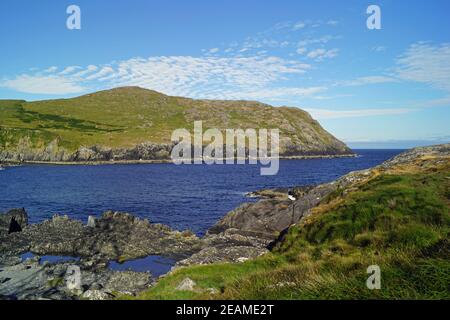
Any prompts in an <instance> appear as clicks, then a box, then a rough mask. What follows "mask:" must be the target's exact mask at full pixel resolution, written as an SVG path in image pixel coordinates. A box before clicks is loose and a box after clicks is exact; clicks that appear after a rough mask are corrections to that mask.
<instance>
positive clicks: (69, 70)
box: [59, 66, 81, 75]
mask: <svg viewBox="0 0 450 320" xmlns="http://www.w3.org/2000/svg"><path fill="white" fill-rule="evenodd" d="M78 69H81V67H78V66H69V67H66V68H65V69H64V70H63V71H61V72H60V73H59V74H60V75H66V74H70V73H72V72H75V71H76V70H78Z"/></svg>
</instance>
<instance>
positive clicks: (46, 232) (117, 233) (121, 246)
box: [0, 144, 450, 300]
mask: <svg viewBox="0 0 450 320" xmlns="http://www.w3.org/2000/svg"><path fill="white" fill-rule="evenodd" d="M449 159H450V144H447V145H440V146H434V147H427V148H417V149H413V150H410V151H408V152H405V153H402V154H400V155H398V156H396V157H394V158H393V159H391V160H389V161H386V162H385V163H383V164H381V165H379V166H377V167H374V168H371V169H367V170H362V171H357V172H351V173H349V174H347V175H345V176H343V177H341V178H339V179H337V180H335V181H332V182H330V183H325V184H321V185H318V186H306V187H296V188H293V189H292V188H291V189H288V188H278V189H272V190H261V191H257V192H254V193H252V194H251V196H255V197H259V198H260V200H259V201H257V202H255V203H244V204H242V205H241V206H239V207H238V208H236V209H235V210H233V211H231V212H230V213H228V214H227V215H226V216H225V217H223V218H222V219H221V220H220V221H218V222H217V223H216V224H215V225H214V226H213V227H211V228H210V229H209V230H208V232H207V233H206V235H205V236H204V237H202V238H199V237H197V236H196V235H194V234H192V233H191V232H189V231H184V232H180V231H176V230H172V229H171V228H170V227H168V226H165V225H161V224H153V223H151V222H149V221H148V220H143V219H140V218H137V217H134V216H132V215H130V214H128V213H122V212H112V211H108V212H105V213H104V214H103V215H102V216H101V217H99V218H94V217H90V218H89V220H88V223H87V224H83V223H82V222H80V221H77V220H73V219H70V218H68V217H67V216H54V217H53V219H51V220H47V221H44V222H42V223H39V224H32V225H30V224H28V215H27V214H26V211H25V210H24V209H14V210H11V211H9V212H7V213H5V214H0V299H102V300H104V299H113V298H116V297H118V296H121V295H123V294H128V295H134V294H137V293H138V292H140V291H142V290H145V289H146V288H148V287H150V286H152V285H153V284H154V283H155V281H157V277H155V276H153V275H151V274H150V273H144V272H133V271H116V270H112V269H110V268H108V266H109V264H110V263H111V262H113V261H119V262H124V261H129V260H133V259H137V258H142V257H147V256H153V255H155V256H163V257H168V258H171V259H173V260H174V261H175V263H174V268H175V269H176V268H180V267H184V266H189V265H200V264H210V263H227V262H233V263H240V262H244V261H246V260H248V259H253V258H256V257H258V256H260V255H263V254H265V253H267V252H269V251H270V249H271V248H272V247H273V246H274V245H275V244H276V243H277V242H278V241H280V240H281V239H283V236H284V234H285V233H286V231H287V230H288V229H289V227H290V226H292V225H294V224H301V223H302V222H303V221H305V220H306V219H308V217H309V216H310V215H311V212H312V210H313V209H314V208H316V207H317V206H318V205H319V204H320V203H322V202H323V201H324V200H326V199H327V198H328V197H329V196H330V195H332V194H335V193H339V194H343V195H344V194H346V193H349V192H352V191H353V190H357V188H358V186H360V185H361V184H363V183H364V182H366V181H368V180H369V179H372V178H373V177H376V176H377V175H379V174H380V173H382V172H389V170H392V168H394V167H395V168H396V170H401V168H402V166H409V167H410V166H417V167H420V168H426V167H427V166H429V165H433V166H434V165H439V164H440V163H444V164H445V163H447V162H448V161H449ZM398 168H400V169H398ZM289 191H290V192H291V193H292V194H294V196H295V198H296V200H294V201H293V200H290V199H289V198H288V197H287V195H288V192H289ZM30 252H31V253H33V254H34V257H32V258H30V259H28V260H25V259H23V258H22V257H23V256H22V255H23V254H24V253H30ZM48 255H54V256H70V257H77V258H78V260H77V261H75V262H58V263H49V262H44V263H42V261H40V260H41V259H40V257H42V256H48ZM73 265H75V266H77V267H79V268H80V272H81V275H82V286H81V287H80V288H76V290H74V289H73V288H72V290H70V289H69V288H68V286H67V285H66V284H67V270H68V268H69V267H70V266H73Z"/></svg>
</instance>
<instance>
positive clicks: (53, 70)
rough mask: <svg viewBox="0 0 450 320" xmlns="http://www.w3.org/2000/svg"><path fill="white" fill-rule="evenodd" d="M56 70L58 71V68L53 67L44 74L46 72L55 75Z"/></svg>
mask: <svg viewBox="0 0 450 320" xmlns="http://www.w3.org/2000/svg"><path fill="white" fill-rule="evenodd" d="M56 70H58V67H55V66H53V67H50V68H48V69H46V70H44V72H45V73H53V72H55V71H56Z"/></svg>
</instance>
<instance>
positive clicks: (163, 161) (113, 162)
mask: <svg viewBox="0 0 450 320" xmlns="http://www.w3.org/2000/svg"><path fill="white" fill-rule="evenodd" d="M358 156H359V155H358V154H356V153H349V154H336V155H311V156H306V155H304V156H281V157H279V159H280V160H311V159H335V158H356V157H358ZM247 159H248V158H247ZM247 159H246V160H247ZM221 160H222V161H226V160H227V158H223V159H221ZM235 160H236V159H235ZM237 160H239V159H237ZM172 162H173V161H172V160H171V159H158V160H156V159H155V160H110V161H29V160H27V161H15V162H14V161H8V162H5V163H1V162H0V167H8V166H17V165H26V164H39V165H61V166H76V165H90V166H96V165H124V164H167V163H172Z"/></svg>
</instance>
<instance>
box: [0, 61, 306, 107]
mask: <svg viewBox="0 0 450 320" xmlns="http://www.w3.org/2000/svg"><path fill="white" fill-rule="evenodd" d="M310 68H311V66H310V65H309V64H305V63H301V62H299V61H295V60H286V59H283V58H279V57H274V56H268V55H263V54H260V55H257V56H253V57H217V56H204V57H192V56H160V57H149V58H147V59H144V58H134V59H129V60H125V61H120V62H116V63H114V64H109V65H104V66H95V65H89V66H87V67H82V68H80V67H73V66H69V67H66V68H65V69H63V71H62V72H60V73H54V74H49V75H47V76H46V77H43V76H41V74H40V73H39V71H37V72H36V73H35V74H29V75H21V76H18V77H17V78H15V79H9V80H7V81H5V82H4V83H3V84H2V85H3V86H6V87H8V88H11V89H15V90H17V91H21V92H28V93H43V94H65V93H75V92H81V91H83V87H90V88H105V87H106V88H108V87H118V86H130V85H136V86H140V87H143V88H148V89H153V90H157V91H160V92H163V93H166V94H169V95H183V96H189V97H193V98H217V99H233V98H235V97H239V98H243V97H246V98H251V99H263V98H265V97H271V96H280V95H287V94H291V95H293V96H299V95H306V94H308V92H307V91H302V90H300V89H296V90H293V89H289V90H291V91H289V90H287V89H284V90H278V91H274V90H273V89H270V90H269V91H268V92H267V93H264V92H265V90H266V89H267V87H268V86H269V85H270V86H271V87H273V86H276V85H277V83H281V82H282V81H284V80H286V79H288V78H289V77H290V76H293V75H297V76H298V75H301V74H304V73H305V72H306V71H307V70H308V69H310ZM228 95H229V96H228Z"/></svg>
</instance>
